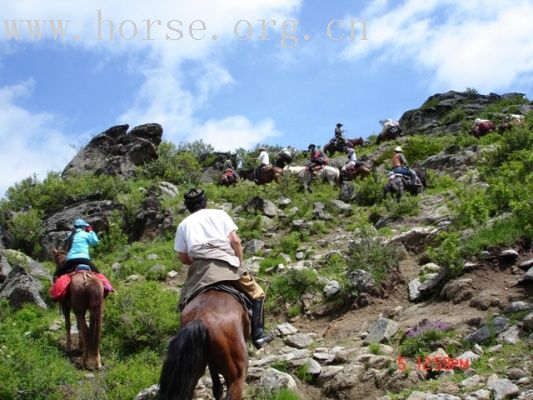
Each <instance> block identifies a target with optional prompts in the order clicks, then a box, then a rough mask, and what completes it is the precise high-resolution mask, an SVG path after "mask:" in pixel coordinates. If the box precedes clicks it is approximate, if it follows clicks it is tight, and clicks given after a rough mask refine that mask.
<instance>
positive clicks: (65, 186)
mask: <svg viewBox="0 0 533 400" xmlns="http://www.w3.org/2000/svg"><path fill="white" fill-rule="evenodd" d="M504 106H505V107H508V106H509V104H507V103H506V104H504V105H502V107H504ZM497 111H498V110H497V109H494V110H492V109H491V110H490V112H497ZM459 114H460V112H459V111H457V112H456V113H455V114H454V115H453V116H450V117H449V118H450V119H452V120H453V121H454V122H457V121H456V120H457V119H458V118H461V116H460V115H459ZM452 117H453V118H452ZM467 125H468V124H465V127H466V126H467ZM532 126H533V115H531V114H530V115H528V116H527V121H526V126H525V127H521V128H513V129H512V130H510V131H507V132H505V133H504V134H503V135H499V134H497V133H491V134H489V135H487V136H485V137H483V138H481V139H480V140H476V139H475V138H473V137H472V136H470V135H468V134H467V132H466V131H463V132H461V133H459V134H457V135H450V134H447V133H446V132H442V135H438V136H431V137H429V136H421V135H415V136H410V137H408V138H402V139H401V140H400V141H398V142H387V143H384V144H383V145H382V146H381V147H380V148H378V147H377V146H375V145H372V146H369V147H368V148H365V149H362V150H361V152H360V155H362V154H365V153H366V154H368V155H371V154H374V153H376V152H382V156H381V157H380V158H379V159H378V162H377V165H380V164H382V165H387V164H388V163H389V159H390V155H391V153H392V148H393V146H395V145H396V144H397V143H398V144H401V145H402V147H403V148H404V150H405V155H406V157H407V159H408V160H409V161H410V163H411V164H414V163H416V162H422V161H424V160H425V159H426V158H427V157H429V156H431V155H434V154H436V153H439V152H440V151H443V150H445V149H447V148H450V147H451V146H455V147H456V148H458V149H464V148H466V147H468V146H471V145H479V146H480V149H481V154H482V156H481V157H480V158H479V161H478V163H477V165H475V166H472V167H471V169H470V170H469V173H472V177H473V180H468V179H464V180H462V181H459V180H457V179H455V178H453V177H452V176H451V175H450V174H448V173H443V172H438V171H436V170H429V171H428V181H429V187H428V189H427V191H426V192H425V193H424V194H423V195H422V196H419V197H412V196H410V195H406V196H404V198H402V200H401V202H400V203H396V202H395V201H393V200H392V199H385V198H383V194H382V188H383V185H384V184H385V182H386V180H385V178H386V177H385V175H384V174H379V173H375V174H374V176H372V177H370V178H368V179H366V180H364V181H362V182H357V184H356V196H355V201H354V202H353V203H352V204H351V207H352V212H351V213H350V214H346V213H341V212H339V211H338V210H337V209H335V208H334V207H333V206H332V205H331V204H330V203H329V200H331V199H337V198H338V196H339V188H338V187H336V188H332V187H329V186H327V185H321V186H317V187H316V190H315V191H314V192H313V193H312V194H306V193H304V192H302V191H300V189H301V188H300V184H299V183H298V182H296V181H295V180H292V179H289V180H285V181H284V182H283V183H282V184H281V185H276V184H270V185H268V186H266V187H258V186H255V184H253V183H250V182H241V183H239V184H238V185H237V186H236V187H234V188H223V187H219V186H216V185H214V184H207V185H203V187H204V189H205V190H206V192H207V196H208V198H209V206H213V207H220V206H222V205H224V204H226V203H230V204H231V208H230V211H229V212H230V214H231V215H232V216H233V217H235V220H236V222H237V224H238V226H239V233H240V235H241V237H242V239H243V240H244V241H246V240H250V239H261V240H265V242H266V243H267V250H265V251H264V252H262V253H259V254H257V255H259V256H262V257H263V260H262V261H261V262H260V264H261V268H260V273H259V276H260V277H261V278H263V279H267V280H268V281H269V282H270V287H269V289H268V296H269V298H268V302H267V314H268V323H269V324H270V325H274V324H275V323H277V322H284V321H285V320H286V319H287V318H288V317H294V316H295V315H299V314H300V313H302V305H301V302H300V300H301V298H302V296H303V295H304V294H306V293H313V292H316V293H318V292H320V291H321V289H322V286H323V283H321V281H320V280H318V279H317V277H316V274H315V273H314V271H313V270H311V271H309V270H301V271H299V270H291V271H290V272H288V273H283V274H279V273H274V272H273V270H274V269H273V268H272V267H275V266H277V265H278V264H280V263H286V261H285V260H286V255H288V256H289V257H290V259H291V260H293V261H294V260H295V259H296V253H297V252H304V253H305V254H304V255H305V258H306V259H310V258H311V257H312V255H313V254H314V253H316V252H318V251H319V250H320V249H321V246H322V244H321V242H320V240H321V239H323V238H325V237H328V235H332V234H334V233H335V232H336V231H337V230H338V228H341V229H342V230H343V231H348V232H354V231H355V232H358V235H359V237H360V238H361V239H362V243H361V244H360V245H359V247H355V248H352V249H351V250H350V251H351V253H349V254H350V258H349V259H348V260H347V259H346V258H343V257H337V256H335V255H333V256H331V257H329V258H327V259H326V260H325V261H323V262H321V264H320V265H319V266H316V268H317V269H319V270H320V275H321V276H325V277H327V278H329V279H336V280H337V281H338V282H340V283H341V285H342V290H341V291H340V292H339V294H338V295H337V297H335V298H333V299H328V300H327V301H328V302H331V303H334V305H338V306H339V307H342V306H346V305H349V304H350V303H352V302H354V301H356V299H357V296H358V293H357V291H356V290H355V289H354V288H353V287H351V286H350V282H349V279H347V278H346V277H347V274H349V272H350V271H351V270H354V269H357V268H363V269H366V270H367V271H369V272H370V273H371V274H372V275H373V277H374V278H375V279H376V281H377V282H382V281H384V280H386V277H387V274H388V273H389V270H390V269H392V268H394V266H395V265H397V261H398V260H399V257H400V256H401V255H400V254H399V252H398V251H397V250H396V249H395V248H393V247H390V246H386V245H380V244H376V242H373V241H372V240H371V239H372V238H374V237H378V236H384V237H390V236H391V234H392V231H391V229H390V227H388V226H385V227H383V228H381V229H375V228H374V226H373V224H372V222H371V221H373V220H375V216H376V215H378V216H380V217H382V218H384V217H393V218H402V217H408V216H413V215H414V216H416V215H417V214H418V213H419V210H420V207H419V203H420V201H422V200H423V199H424V198H425V197H427V196H435V195H439V194H442V195H445V196H446V199H447V206H448V208H449V209H450V210H452V215H453V218H452V222H451V224H450V225H448V226H447V227H446V229H444V230H442V232H441V233H440V234H439V236H438V239H437V241H436V242H435V243H434V244H433V245H432V246H430V247H428V248H426V251H425V253H426V256H427V257H428V258H429V260H431V261H434V262H436V263H438V264H439V265H442V266H445V267H448V271H449V277H453V276H458V275H460V274H461V273H462V268H463V264H464V261H465V260H468V259H469V258H471V257H472V256H475V255H479V254H480V252H481V251H483V250H485V249H487V248H491V247H496V246H503V245H511V244H516V243H524V244H526V246H530V244H531V240H532V238H533V197H532V196H531V193H533V173H532V172H533V130H532V129H531V127H532ZM160 152H161V156H160V158H159V159H158V160H157V161H155V162H153V163H152V164H150V165H147V166H146V167H145V168H143V169H142V170H139V173H138V174H137V177H135V178H133V179H128V180H122V179H120V178H116V177H110V176H92V175H85V176H79V177H69V178H67V179H66V180H62V179H61V178H60V176H59V174H57V173H50V174H48V176H47V177H46V178H45V179H44V180H43V181H39V180H37V179H36V178H35V177H30V178H27V179H25V180H24V181H22V182H20V183H18V184H16V185H15V186H13V187H11V188H10V189H9V190H8V192H7V195H6V198H5V199H3V200H2V201H1V202H0V219H1V220H0V222H1V223H2V225H3V226H4V228H5V229H6V231H7V232H8V233H9V234H10V235H11V236H12V237H13V238H14V240H15V247H16V248H18V249H20V250H21V251H23V252H24V253H26V254H28V255H31V256H37V255H38V254H39V253H40V251H41V249H40V246H39V244H38V238H39V236H40V235H41V234H42V232H43V226H42V221H43V219H44V218H45V217H46V216H48V215H50V214H51V213H53V212H57V211H59V210H61V209H62V208H63V207H64V206H66V205H68V204H72V203H74V202H76V201H80V200H83V199H86V198H87V197H88V196H94V195H95V193H97V194H98V197H99V198H100V199H109V200H113V201H116V202H118V203H120V204H122V205H123V206H124V212H123V213H121V214H117V215H116V216H115V217H116V218H115V221H114V223H113V224H112V225H111V229H110V230H109V231H108V232H99V234H100V236H101V238H102V245H101V246H99V248H97V249H96V251H95V252H94V255H95V263H96V265H98V266H99V267H100V268H101V270H102V271H103V272H104V273H105V274H106V275H107V276H108V277H109V278H110V280H111V281H112V282H113V284H114V285H115V287H116V289H117V293H116V294H113V295H111V296H109V298H108V299H107V300H106V308H105V319H104V330H103V339H102V348H101V354H102V359H103V363H104V368H103V370H101V371H98V372H94V373H88V372H87V371H83V370H80V369H78V368H77V367H76V365H74V364H73V363H72V362H71V360H69V358H68V357H66V355H65V353H64V335H65V334H64V330H63V325H62V322H61V321H62V317H61V316H60V315H59V314H58V312H57V309H56V308H55V306H54V305H52V304H51V308H50V309H49V310H41V309H37V308H36V307H32V306H27V307H24V308H23V309H21V310H18V311H13V310H11V309H10V307H9V305H8V304H7V302H5V301H3V302H1V304H0V357H1V359H2V362H1V363H0V382H2V384H0V398H1V399H35V400H39V399H92V400H94V399H110V400H123V399H132V398H133V397H134V396H135V395H136V394H137V393H138V392H139V390H141V389H142V388H145V387H148V386H150V385H152V384H153V383H156V382H157V381H158V378H159V372H160V368H161V364H162V359H163V356H164V352H165V349H166V344H167V342H168V339H169V338H170V337H171V336H172V335H173V334H174V333H175V332H176V331H177V328H178V325H179V313H178V311H177V310H176V303H177V292H176V290H175V288H174V286H175V281H170V282H169V281H167V280H166V273H167V272H168V271H170V270H175V271H177V272H178V273H180V272H181V269H182V266H181V265H180V263H179V261H178V260H177V259H176V257H175V255H174V252H173V250H172V247H173V232H169V233H167V234H166V235H162V236H161V237H159V238H157V239H156V240H155V241H153V242H147V243H141V242H135V243H128V241H127V236H126V235H125V234H124V231H125V228H126V226H127V224H128V223H129V221H130V220H131V218H132V216H134V215H135V214H136V213H137V211H138V210H139V207H140V206H141V203H142V200H143V199H144V197H145V196H146V193H147V190H145V189H150V188H152V187H154V186H155V185H156V184H157V182H159V181H161V180H165V181H169V182H172V183H174V184H176V185H177V186H178V188H179V191H180V193H183V192H184V191H185V190H187V188H189V187H191V186H194V185H196V184H197V182H198V178H199V176H200V174H199V173H200V170H201V167H202V166H201V163H200V159H199V157H198V154H197V153H195V152H194V147H193V146H191V147H190V148H189V149H187V148H183V147H182V148H176V147H175V146H173V145H172V144H170V143H163V144H162V145H161V149H160ZM253 156H254V154H252V153H244V157H245V159H246V160H250V159H252V157H253ZM472 182H474V183H475V184H472ZM478 182H484V183H486V184H478ZM255 196H260V197H261V198H264V199H269V200H271V201H273V202H277V200H278V199H279V198H280V196H283V197H287V198H289V199H291V204H290V205H289V206H288V207H287V208H286V209H285V216H283V217H276V218H274V219H272V220H269V221H267V220H265V218H262V217H261V216H260V215H258V214H256V213H255V212H254V211H253V210H252V209H249V208H247V207H246V205H247V204H248V202H249V201H250V200H251V199H252V198H253V197H255ZM315 202H322V203H324V204H325V205H326V211H327V212H328V213H330V214H331V216H332V219H331V220H326V221H323V220H317V219H316V218H315V217H314V213H313V208H314V203H315ZM181 203H182V200H181V197H177V198H166V199H165V201H164V208H165V209H167V210H168V211H169V212H171V213H172V214H173V215H174V216H175V221H176V224H177V223H179V221H180V220H181V219H183V218H184V217H185V216H186V213H184V211H183V208H182V207H181ZM293 207H295V208H296V209H295V210H294V211H292V212H291V211H289V210H290V209H291V208H293ZM8 212H9V213H12V212H15V213H16V215H15V216H14V217H13V218H10V219H9V220H7V219H6V218H5V216H6V213H8ZM297 220H304V221H306V222H308V227H307V228H305V229H301V228H298V227H296V226H295V224H293V221H297ZM6 221H7V222H6ZM488 221H491V223H490V224H488ZM465 232H468V234H465ZM270 233H274V235H270ZM365 240H366V242H365ZM154 255H156V256H154ZM247 256H250V255H247ZM363 256H364V257H363ZM113 263H118V264H120V268H112V265H113ZM156 264H159V265H162V266H163V267H164V268H163V269H162V270H161V269H160V270H157V271H155V270H153V269H151V268H152V267H153V266H154V265H156ZM44 265H45V266H46V268H48V270H49V271H51V272H52V271H53V270H54V266H53V265H52V264H51V263H50V262H45V263H44ZM132 275H137V276H138V277H137V278H132V277H131V276H132ZM57 322H60V323H59V325H60V328H59V329H53V330H51V329H50V326H52V325H54V324H56V323H57ZM249 396H251V395H249ZM279 396H281V397H278V398H293V397H294V396H293V395H292V394H285V395H279ZM283 396H286V397H283ZM291 396H292V397H291ZM250 398H251V397H250Z"/></svg>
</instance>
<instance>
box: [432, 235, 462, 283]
mask: <svg viewBox="0 0 533 400" xmlns="http://www.w3.org/2000/svg"><path fill="white" fill-rule="evenodd" d="M437 242H438V243H439V244H438V245H437V246H430V247H428V250H427V253H428V255H429V257H430V258H431V261H433V262H435V263H436V264H438V265H440V266H441V267H445V268H447V269H448V270H447V273H448V276H449V277H450V278H452V277H456V276H459V275H460V274H461V272H462V271H463V266H464V259H463V257H462V254H461V238H460V236H459V234H458V233H455V232H451V233H448V232H440V233H439V234H438V235H437Z"/></svg>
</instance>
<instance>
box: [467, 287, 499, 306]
mask: <svg viewBox="0 0 533 400" xmlns="http://www.w3.org/2000/svg"><path fill="white" fill-rule="evenodd" d="M500 302H501V301H500V298H499V294H498V293H496V292H493V291H491V290H490V289H486V290H483V291H482V292H481V293H479V294H477V295H476V296H474V297H473V298H472V300H471V301H470V307H473V308H477V309H478V310H482V311H486V310H488V309H489V307H494V306H499V305H500Z"/></svg>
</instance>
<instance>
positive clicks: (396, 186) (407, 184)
mask: <svg viewBox="0 0 533 400" xmlns="http://www.w3.org/2000/svg"><path fill="white" fill-rule="evenodd" d="M415 172H416V180H417V184H416V185H413V184H412V183H411V179H410V178H407V177H406V176H405V175H402V174H395V173H390V174H389V183H387V184H386V185H385V187H384V188H383V195H384V196H385V197H386V196H387V194H389V193H390V194H391V195H392V196H394V195H395V196H396V200H397V201H400V199H401V198H402V196H403V194H404V192H406V191H407V192H409V193H411V194H412V195H413V196H416V195H417V194H419V193H422V191H423V190H424V188H425V187H426V183H427V182H426V174H425V173H424V171H421V170H415Z"/></svg>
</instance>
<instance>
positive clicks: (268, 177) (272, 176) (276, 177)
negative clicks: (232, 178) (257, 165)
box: [239, 167, 283, 185]
mask: <svg viewBox="0 0 533 400" xmlns="http://www.w3.org/2000/svg"><path fill="white" fill-rule="evenodd" d="M282 174H283V170H282V169H281V168H279V167H272V168H269V169H266V170H263V171H261V174H260V175H261V176H259V179H257V177H256V175H255V169H253V168H252V169H246V170H241V171H239V175H240V176H241V178H243V179H247V180H249V181H255V182H256V183H257V184H258V185H265V184H267V183H270V182H272V181H276V183H281V177H282ZM256 179H257V180H256Z"/></svg>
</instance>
